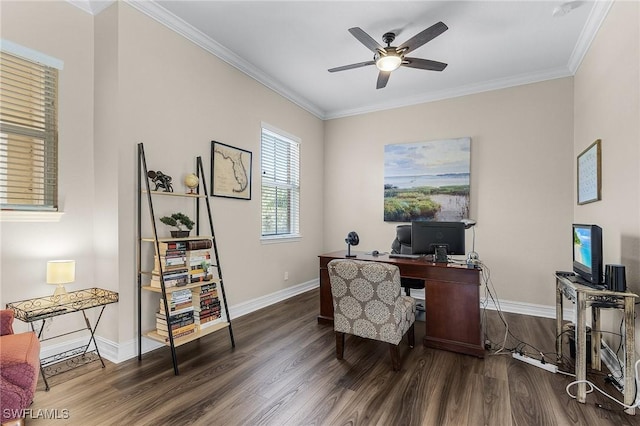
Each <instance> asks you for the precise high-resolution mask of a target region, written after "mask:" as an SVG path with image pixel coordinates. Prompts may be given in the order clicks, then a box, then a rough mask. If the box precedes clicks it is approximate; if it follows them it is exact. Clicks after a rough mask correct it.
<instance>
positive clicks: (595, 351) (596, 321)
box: [589, 306, 602, 371]
mask: <svg viewBox="0 0 640 426" xmlns="http://www.w3.org/2000/svg"><path fill="white" fill-rule="evenodd" d="M601 341H602V333H601V332H600V308H598V307H595V306H592V307H591V348H590V349H589V350H590V351H591V368H593V369H594V370H598V371H600V370H601V369H602V365H601V360H600V345H601Z"/></svg>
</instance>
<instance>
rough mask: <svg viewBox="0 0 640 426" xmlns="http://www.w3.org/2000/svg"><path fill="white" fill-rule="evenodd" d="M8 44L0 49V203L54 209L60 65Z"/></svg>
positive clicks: (19, 207) (16, 207)
mask: <svg viewBox="0 0 640 426" xmlns="http://www.w3.org/2000/svg"><path fill="white" fill-rule="evenodd" d="M7 45H9V43H7V42H4V41H3V45H2V47H3V51H2V52H0V55H1V56H0V206H1V207H2V210H31V211H56V210H57V209H58V111H57V110H58V69H57V68H56V67H53V66H49V65H45V64H43V63H41V62H40V61H38V62H35V61H32V60H29V59H24V58H23V57H21V56H16V55H14V54H12V53H8V52H7V51H5V49H4V48H5V46H7ZM27 50H28V49H27ZM59 68H61V67H59Z"/></svg>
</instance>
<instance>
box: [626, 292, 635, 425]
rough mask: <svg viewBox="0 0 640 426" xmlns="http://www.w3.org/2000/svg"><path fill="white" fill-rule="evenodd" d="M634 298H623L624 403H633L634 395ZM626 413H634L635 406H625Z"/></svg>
mask: <svg viewBox="0 0 640 426" xmlns="http://www.w3.org/2000/svg"><path fill="white" fill-rule="evenodd" d="M634 300H635V299H634V298H633V297H625V298H624V403H625V404H627V405H632V404H633V402H634V401H633V398H634V397H635V383H634V381H635V372H634V364H635V359H634V358H635V332H634V328H635V318H634ZM625 412H626V413H627V414H631V415H635V414H636V409H635V408H627V409H626V410H625Z"/></svg>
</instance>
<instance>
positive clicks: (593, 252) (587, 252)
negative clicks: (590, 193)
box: [573, 223, 602, 284]
mask: <svg viewBox="0 0 640 426" xmlns="http://www.w3.org/2000/svg"><path fill="white" fill-rule="evenodd" d="M573 272H575V273H576V274H578V275H580V276H581V277H582V278H584V279H585V280H586V281H588V282H590V283H591V284H600V283H602V228H600V227H599V226H598V225H581V224H576V223H574V224H573Z"/></svg>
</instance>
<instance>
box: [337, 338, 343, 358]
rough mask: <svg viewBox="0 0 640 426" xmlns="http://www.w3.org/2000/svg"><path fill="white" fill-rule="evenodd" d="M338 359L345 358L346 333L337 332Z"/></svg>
mask: <svg viewBox="0 0 640 426" xmlns="http://www.w3.org/2000/svg"><path fill="white" fill-rule="evenodd" d="M336 358H337V359H342V358H344V333H341V332H339V331H336Z"/></svg>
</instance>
